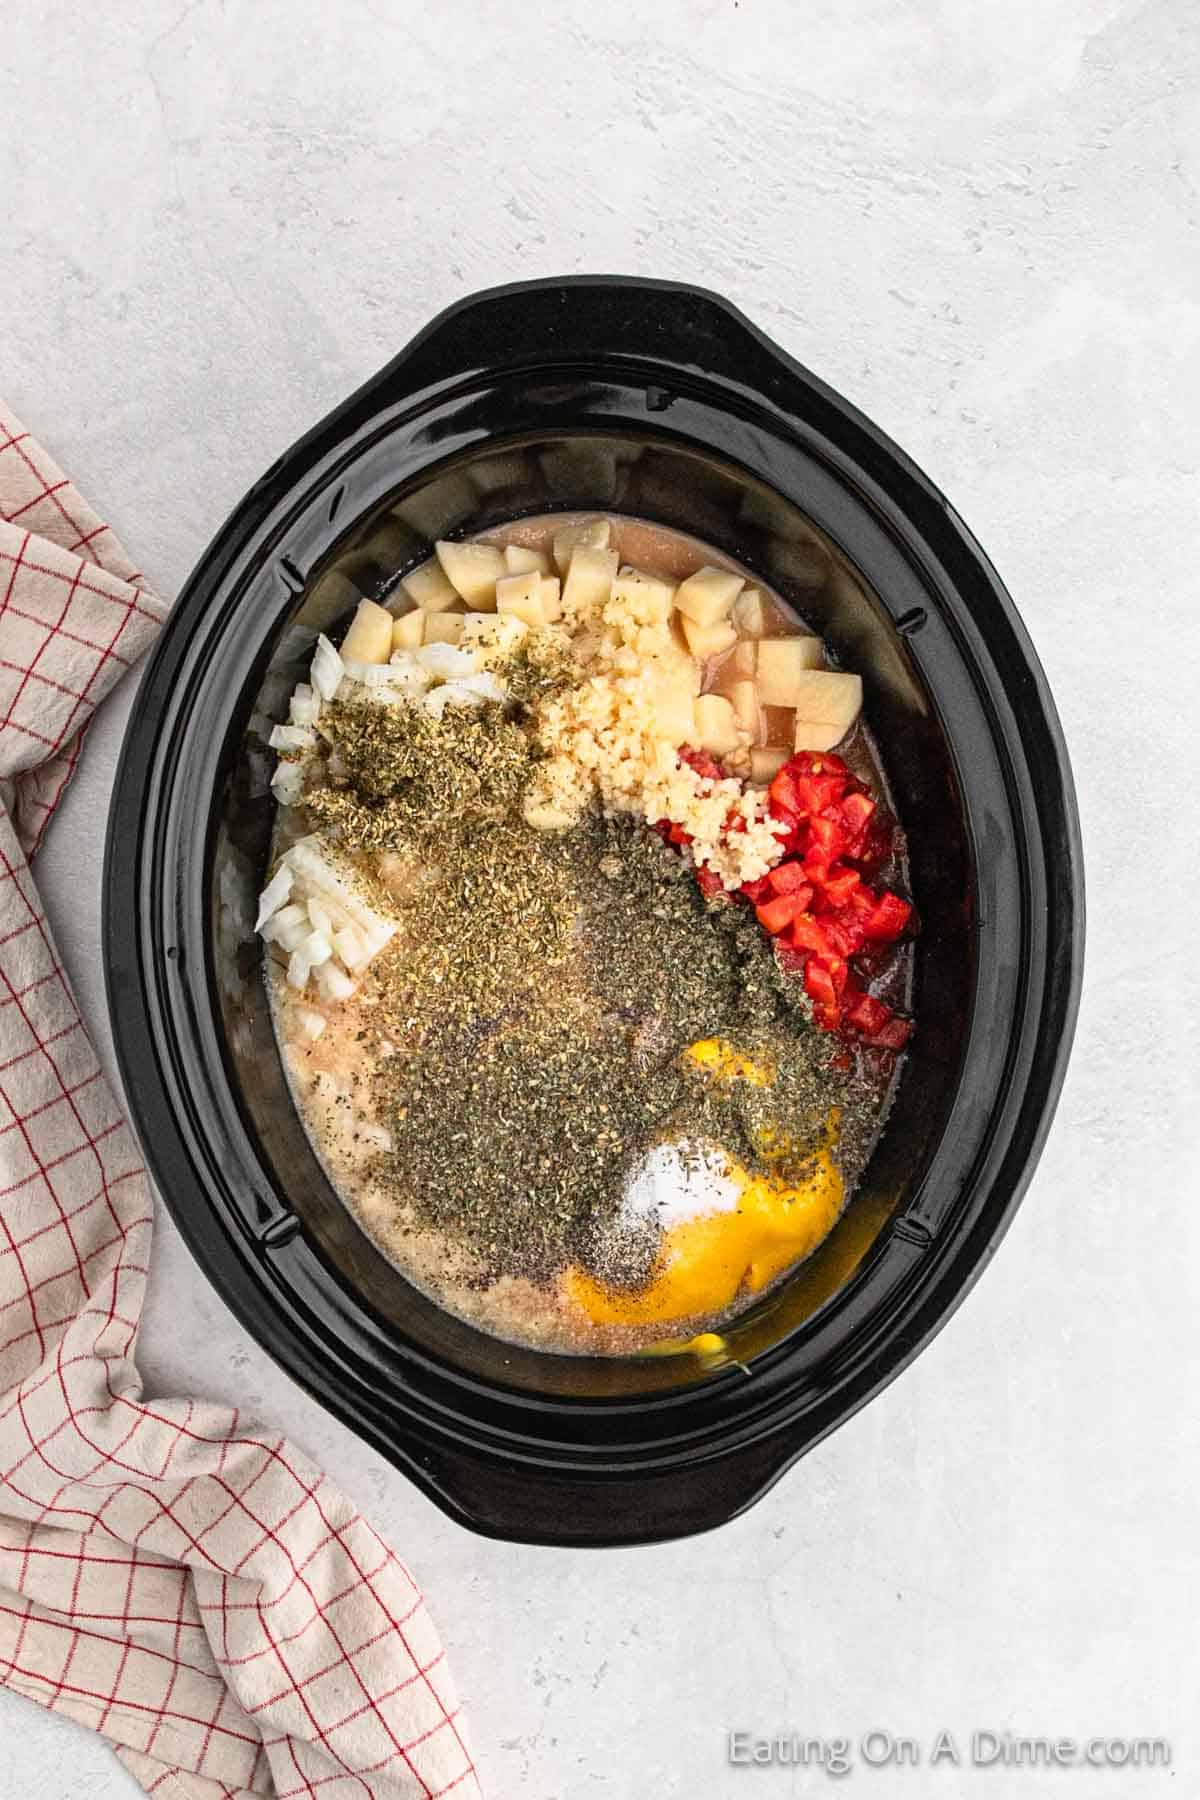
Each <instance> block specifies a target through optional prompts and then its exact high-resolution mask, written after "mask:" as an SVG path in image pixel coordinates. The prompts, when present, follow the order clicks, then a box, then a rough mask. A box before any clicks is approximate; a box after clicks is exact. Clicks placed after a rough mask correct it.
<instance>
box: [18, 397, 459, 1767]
mask: <svg viewBox="0 0 1200 1800" xmlns="http://www.w3.org/2000/svg"><path fill="white" fill-rule="evenodd" d="M166 611H167V608H166V606H165V605H164V604H163V602H162V601H161V600H159V599H157V598H156V597H155V595H153V594H152V593H150V592H149V591H148V590H147V588H146V587H145V586H144V585H143V584H142V581H141V577H140V575H139V574H138V571H137V570H136V569H135V568H134V567H133V565H132V564H131V563H130V562H129V560H128V558H127V557H126V555H125V552H124V551H123V550H122V548H121V546H120V544H119V543H118V542H117V540H116V538H115V537H114V535H113V533H112V531H111V530H110V529H109V527H108V526H107V525H105V524H104V523H103V522H102V521H101V520H100V519H98V518H97V517H96V515H95V514H94V513H93V512H92V511H91V509H90V508H89V507H88V506H87V505H85V503H84V502H83V501H82V500H81V498H80V496H79V495H78V494H77V493H76V492H75V490H74V489H73V487H72V486H71V484H70V482H69V481H68V480H67V479H66V477H65V476H64V475H63V474H62V473H61V471H60V470H58V469H57V468H56V467H55V466H54V464H53V463H52V462H51V461H50V459H49V457H47V455H46V454H45V452H44V451H43V450H42V449H40V448H39V446H38V445H37V444H36V443H35V442H34V441H33V439H32V438H31V437H30V436H29V434H28V433H27V432H26V431H24V430H23V429H22V427H21V425H20V424H19V423H18V422H17V420H16V419H14V418H12V417H11V416H10V415H9V414H8V413H7V412H6V411H5V409H4V408H3V406H0V802H2V805H0V1680H3V1681H5V1682H7V1683H8V1685H9V1686H10V1687H12V1688H15V1689H16V1690H17V1691H18V1692H20V1693H22V1694H27V1695H28V1696H29V1697H30V1699H32V1700H37V1701H40V1703H41V1704H42V1705H43V1706H46V1707H49V1708H51V1710H53V1711H55V1712H62V1713H66V1714H68V1715H69V1716H70V1717H71V1718H74V1719H77V1720H79V1721H80V1722H82V1723H84V1724H87V1725H91V1726H94V1727H95V1729H96V1730H97V1731H99V1732H101V1733H102V1734H103V1735H104V1736H105V1737H106V1738H107V1739H108V1740H109V1741H110V1742H111V1743H112V1745H113V1746H114V1748H115V1749H116V1752H117V1754H118V1756H120V1758H121V1759H122V1761H123V1762H124V1763H125V1765H126V1767H127V1768H128V1769H129V1770H130V1771H131V1772H132V1773H133V1775H134V1776H136V1778H137V1779H138V1781H140V1782H141V1784H142V1786H143V1787H144V1788H145V1789H146V1790H147V1792H149V1793H155V1794H158V1795H160V1796H164V1797H165V1796H169V1797H170V1800H218V1797H224V1800H232V1797H233V1796H235V1795H236V1796H244V1795H252V1794H253V1795H258V1794H262V1795H277V1796H280V1800H282V1797H283V1796H290V1795H298V1794H304V1795H319V1796H320V1800H350V1797H351V1796H355V1797H356V1800H362V1797H364V1796H365V1797H367V1800H372V1797H378V1800H400V1796H410V1795H412V1796H426V1797H432V1796H435V1795H445V1794H451V1793H454V1794H457V1795H458V1796H459V1800H469V1797H474V1796H477V1795H478V1791H479V1790H478V1786H477V1782H476V1776H475V1770H474V1767H473V1765H472V1762H471V1758H470V1754H469V1752H468V1751H467V1749H466V1746H465V1743H464V1739H463V1734H462V1729H461V1723H460V1718H459V1712H458V1707H457V1705H456V1703H455V1700H454V1697H453V1694H452V1691H451V1685H450V1681H449V1677H448V1673H447V1668H446V1660H445V1653H444V1651H443V1649H442V1646H441V1644H440V1642H439V1640H438V1636H437V1632H436V1630H435V1628H434V1626H433V1624H432V1622H431V1620H430V1618H429V1615H428V1613H427V1612H426V1610H425V1604H424V1601H423V1599H422V1596H421V1593H420V1590H419V1589H418V1587H417V1586H416V1584H415V1582H414V1581H413V1578H412V1576H411V1575H410V1574H409V1572H408V1570H407V1569H406V1568H405V1567H404V1565H403V1563H401V1562H400V1561H399V1560H398V1559H397V1558H396V1557H395V1556H394V1555H393V1554H392V1552H391V1551H390V1550H389V1549H388V1548H387V1546H386V1545H385V1544H383V1543H382V1542H381V1541H380V1539H379V1538H378V1537H377V1536H376V1534H375V1533H374V1531H372V1529H371V1527H370V1526H369V1525H368V1524H367V1523H366V1521H365V1520H364V1519H362V1518H361V1517H360V1516H359V1514H358V1513H357V1512H356V1511H355V1509H354V1508H353V1507H352V1506H351V1505H350V1503H349V1501H348V1500H346V1499H345V1497H344V1496H343V1495H342V1494H340V1493H339V1492H338V1491H337V1489H336V1488H335V1487H333V1486H332V1485H331V1484H330V1483H329V1482H328V1481H327V1480H326V1478H325V1476H324V1475H322V1474H321V1472H320V1471H319V1470H318V1469H315V1468H313V1467H312V1465H311V1464H310V1463H308V1462H307V1461H306V1460H305V1459H304V1457H303V1456H301V1455H300V1454H299V1452H298V1451H296V1450H295V1449H293V1448H292V1446H291V1445H290V1444H288V1443H287V1442H286V1440H285V1439H283V1438H280V1437H276V1436H274V1435H272V1434H271V1433H268V1432H264V1431H262V1430H260V1429H258V1428H256V1427H254V1426H252V1425H244V1424H243V1422H242V1420H241V1418H240V1417H239V1414H238V1412H237V1411H236V1410H232V1411H231V1410H229V1409H228V1408H226V1407H223V1406H217V1405H211V1404H209V1403H207V1402H205V1401H200V1400H162V1401H148V1400H146V1399H145V1398H144V1397H143V1394H142V1384H141V1380H140V1378H139V1376H138V1372H137V1368H136V1365H135V1363H134V1361H133V1352H134V1345H135V1342H136V1339H137V1329H138V1320H139V1316H140V1314H141V1310H142V1300H143V1296H144V1293H145V1285H146V1265H147V1261H148V1258H149V1254H150V1232H151V1221H152V1206H151V1195H150V1188H149V1185H148V1182H147V1177H146V1173H145V1170H144V1169H143V1167H142V1164H141V1162H140V1160H139V1157H138V1152H137V1147H136V1144H135V1142H134V1139H133V1136H132V1134H131V1132H130V1130H129V1127H128V1125H127V1124H126V1122H125V1120H124V1118H123V1117H122V1115H121V1112H120V1110H119V1108H118V1106H117V1103H116V1100H115V1098H114V1096H113V1093H112V1091H111V1089H110V1088H109V1085H108V1083H107V1081H106V1080H105V1077H104V1075H103V1073H102V1071H101V1069H100V1065H99V1063H98V1061H97V1059H96V1054H95V1052H94V1050H93V1049H92V1046H91V1043H90V1041H89V1039H88V1036H87V1032H86V1030H85V1028H84V1025H83V1023H82V1021H81V1019H80V1017H79V1013H78V1011H77V1009H76V1006H75V1001H74V998H73V997H72V994H71V990H70V987H69V985H68V983H67V979H66V976H65V974H64V972H63V967H62V964H61V962H60V961H59V958H58V955H57V953H56V951H55V947H54V941H53V938H52V937H51V933H50V928H49V926H48V924H47V922H46V917H45V914H44V913H43V911H42V908H41V905H40V903H39V900H38V895H37V890H36V888H35V886H34V884H33V880H32V878H31V875H30V870H29V859H30V858H31V857H32V856H33V854H34V852H35V851H36V849H37V847H38V844H39V843H40V842H41V839H42V836H43V834H44V832H45V830H46V827H47V825H48V824H49V822H50V819H51V817H52V815H53V812H54V808H55V806H56V804H57V802H58V800H59V798H60V797H61V795H62V792H63V789H64V787H65V786H66V783H67V781H68V780H69V778H70V776H71V772H72V770H73V769H74V767H75V764H76V762H77V760H78V757H79V753H80V748H81V745H82V743H83V739H84V733H85V732H86V730H87V726H88V722H89V720H90V718H91V716H92V713H93V712H94V710H95V708H96V706H97V705H98V704H99V702H100V701H101V700H102V699H103V698H104V695H105V694H106V693H107V692H108V690H109V689H110V688H111V687H112V685H113V684H114V682H116V681H117V680H119V679H120V677H121V676H122V675H123V674H124V673H125V671H126V670H127V669H128V668H130V667H131V666H132V665H133V664H134V663H136V662H137V660H138V658H139V657H140V656H141V654H142V652H143V651H144V650H145V649H146V648H147V646H148V645H149V644H150V643H151V642H152V641H153V639H154V637H155V634H156V633H157V631H158V628H159V626H160V624H161V623H162V620H163V618H164V616H165V614H166Z"/></svg>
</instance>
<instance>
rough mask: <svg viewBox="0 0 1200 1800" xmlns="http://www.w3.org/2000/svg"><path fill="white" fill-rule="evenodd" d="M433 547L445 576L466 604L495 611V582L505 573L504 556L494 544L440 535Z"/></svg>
mask: <svg viewBox="0 0 1200 1800" xmlns="http://www.w3.org/2000/svg"><path fill="white" fill-rule="evenodd" d="M434 548H435V549H436V550H437V557H438V561H439V563H440V564H441V565H442V570H443V573H444V574H445V576H446V579H447V580H448V581H449V582H450V584H451V586H452V587H453V588H454V590H455V592H456V593H458V594H461V595H462V598H463V599H464V600H465V601H466V603H467V605H468V606H470V607H472V608H473V609H474V610H475V611H476V612H495V610H496V583H497V581H498V580H499V579H500V577H501V576H502V575H503V574H504V558H503V556H501V554H500V552H499V550H497V548H496V546H495V544H451V543H447V542H446V540H445V539H444V538H443V539H441V540H439V542H438V543H437V544H436V545H435V546H434Z"/></svg>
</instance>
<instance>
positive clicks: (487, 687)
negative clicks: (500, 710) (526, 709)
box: [454, 669, 508, 702]
mask: <svg viewBox="0 0 1200 1800" xmlns="http://www.w3.org/2000/svg"><path fill="white" fill-rule="evenodd" d="M454 685H455V686H456V687H459V688H467V689H468V690H469V691H470V692H471V693H472V694H478V695H479V697H480V699H481V700H495V701H497V702H499V701H501V700H503V699H505V698H506V696H507V694H508V689H507V688H506V687H505V685H504V683H503V682H502V681H501V679H500V677H499V676H498V675H494V674H493V673H492V671H491V669H484V670H483V671H482V672H481V673H480V674H478V675H464V676H463V677H462V679H461V681H456V682H455V684H454Z"/></svg>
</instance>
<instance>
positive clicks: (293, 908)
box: [258, 902, 311, 950]
mask: <svg viewBox="0 0 1200 1800" xmlns="http://www.w3.org/2000/svg"><path fill="white" fill-rule="evenodd" d="M258 929H259V931H260V932H261V934H262V936H263V937H264V938H265V939H266V940H267V942H268V944H283V945H284V948H285V949H289V950H294V949H295V947H296V944H298V943H299V942H300V937H303V936H305V935H306V933H307V932H308V931H309V930H310V929H311V926H310V925H309V919H308V909H307V907H304V906H297V905H296V904H295V903H294V902H293V903H292V905H290V906H285V907H282V908H281V909H280V911H279V912H277V913H274V914H272V916H271V917H270V918H269V919H268V920H267V922H266V924H265V925H260V926H259V927H258ZM296 932H299V934H300V937H297V938H296V941H295V943H293V944H287V943H285V937H286V935H287V934H288V933H292V934H293V935H294V934H295V933H296Z"/></svg>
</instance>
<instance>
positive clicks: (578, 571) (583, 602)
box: [555, 522, 617, 615]
mask: <svg viewBox="0 0 1200 1800" xmlns="http://www.w3.org/2000/svg"><path fill="white" fill-rule="evenodd" d="M605 523H606V529H607V522H605ZM557 542H558V539H557V538H556V539H555V543H556V544H557ZM556 554H557V552H556ZM616 572H617V553H616V551H615V550H602V549H599V548H597V547H596V546H595V545H592V544H581V545H580V546H579V548H578V549H577V550H574V551H572V553H571V561H570V564H569V566H568V568H567V578H566V581H565V582H564V583H563V590H562V603H563V611H564V612H566V613H568V614H572V615H574V614H579V613H587V612H590V611H592V610H593V608H596V607H600V606H603V605H604V603H605V601H606V600H607V599H608V596H609V593H610V591H611V589H612V583H613V576H614V575H615V574H616Z"/></svg>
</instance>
